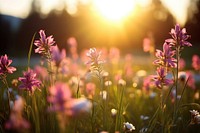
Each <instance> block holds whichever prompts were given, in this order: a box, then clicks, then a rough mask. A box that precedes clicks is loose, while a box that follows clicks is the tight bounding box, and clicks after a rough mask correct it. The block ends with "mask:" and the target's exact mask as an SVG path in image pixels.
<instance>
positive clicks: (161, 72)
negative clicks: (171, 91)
mask: <svg viewBox="0 0 200 133" xmlns="http://www.w3.org/2000/svg"><path fill="white" fill-rule="evenodd" d="M156 73H157V75H156V76H154V77H153V79H154V81H155V85H156V86H157V87H158V88H159V89H162V86H163V85H170V84H172V83H173V80H172V79H167V78H166V74H167V73H166V71H165V68H163V67H158V68H157V72H156Z"/></svg>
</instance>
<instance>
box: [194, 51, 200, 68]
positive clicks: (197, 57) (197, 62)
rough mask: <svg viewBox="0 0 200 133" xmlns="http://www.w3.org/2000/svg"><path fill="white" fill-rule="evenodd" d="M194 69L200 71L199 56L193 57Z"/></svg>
mask: <svg viewBox="0 0 200 133" xmlns="http://www.w3.org/2000/svg"><path fill="white" fill-rule="evenodd" d="M192 67H193V68H194V70H200V58H199V56H198V55H193V56H192Z"/></svg>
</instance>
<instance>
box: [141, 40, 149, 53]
mask: <svg viewBox="0 0 200 133" xmlns="http://www.w3.org/2000/svg"><path fill="white" fill-rule="evenodd" d="M150 49H151V40H150V38H144V39H143V50H144V52H149V51H150Z"/></svg>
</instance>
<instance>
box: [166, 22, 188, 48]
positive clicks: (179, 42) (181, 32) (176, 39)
mask: <svg viewBox="0 0 200 133" xmlns="http://www.w3.org/2000/svg"><path fill="white" fill-rule="evenodd" d="M170 35H171V36H172V38H170V39H167V40H165V41H166V42H168V43H170V44H171V45H172V46H175V47H178V46H181V47H182V46H192V44H191V43H190V42H188V41H187V40H188V38H189V37H190V35H187V32H186V29H185V28H183V29H181V28H180V25H179V24H176V25H175V28H174V29H171V32H170Z"/></svg>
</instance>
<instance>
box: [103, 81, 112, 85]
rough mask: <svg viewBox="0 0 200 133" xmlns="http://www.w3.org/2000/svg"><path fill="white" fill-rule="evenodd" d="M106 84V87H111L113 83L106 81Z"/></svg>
mask: <svg viewBox="0 0 200 133" xmlns="http://www.w3.org/2000/svg"><path fill="white" fill-rule="evenodd" d="M104 84H105V86H111V85H112V82H111V81H106V82H105V83H104Z"/></svg>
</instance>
